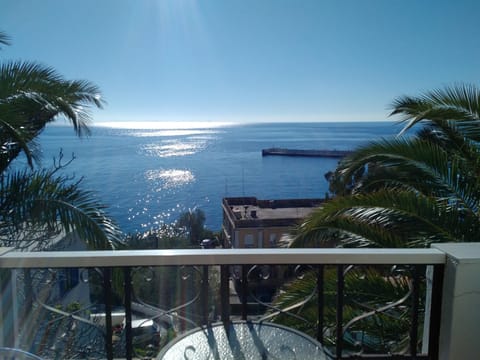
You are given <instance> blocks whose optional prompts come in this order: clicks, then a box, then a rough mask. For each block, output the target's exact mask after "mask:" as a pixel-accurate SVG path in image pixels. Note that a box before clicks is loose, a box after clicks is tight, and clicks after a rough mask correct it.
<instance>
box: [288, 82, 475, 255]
mask: <svg viewBox="0 0 480 360" xmlns="http://www.w3.org/2000/svg"><path fill="white" fill-rule="evenodd" d="M393 107H394V108H393V111H392V114H399V115H403V121H404V122H405V123H406V125H405V128H404V129H403V131H402V134H403V133H404V132H405V131H407V130H409V129H411V128H412V127H414V126H416V125H418V124H420V125H423V126H422V127H421V128H420V129H419V130H418V131H417V133H416V135H415V136H410V137H402V136H399V137H397V138H395V139H388V140H387V139H383V140H378V141H375V142H372V143H370V144H368V145H365V146H363V147H360V148H359V149H357V150H356V151H355V152H354V153H353V154H352V155H350V156H348V157H346V158H345V159H344V160H343V161H341V163H340V164H339V166H338V168H337V169H336V171H335V173H334V174H331V175H330V179H331V186H332V187H333V188H334V189H336V191H335V192H336V193H337V195H345V196H337V197H335V198H333V199H331V200H329V201H327V202H326V203H325V204H324V206H322V208H321V209H319V210H318V211H316V212H314V213H313V214H312V215H311V216H310V217H309V218H307V219H306V221H305V223H304V224H303V225H302V226H301V227H300V228H299V229H298V231H297V238H296V240H295V241H294V243H293V246H319V245H320V244H325V242H328V241H329V240H330V241H331V239H332V234H333V235H334V239H335V241H337V244H341V245H343V246H373V247H404V246H407V247H418V246H420V247H425V246H429V244H430V243H432V242H443V241H478V240H477V239H478V238H479V237H480V218H479V211H480V209H479V206H478V204H479V203H480V181H478V179H479V178H480V148H479V146H478V144H479V140H480V91H479V90H478V89H477V88H476V87H475V86H473V85H456V86H452V87H447V88H445V89H440V90H434V91H431V92H427V93H426V94H423V95H421V96H419V97H401V98H399V99H397V100H396V101H395V102H394V103H393ZM420 125H419V126H420ZM342 189H343V190H342Z"/></svg>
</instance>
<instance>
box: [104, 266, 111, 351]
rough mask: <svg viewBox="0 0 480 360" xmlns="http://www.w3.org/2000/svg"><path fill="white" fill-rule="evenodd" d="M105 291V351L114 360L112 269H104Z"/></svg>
mask: <svg viewBox="0 0 480 360" xmlns="http://www.w3.org/2000/svg"><path fill="white" fill-rule="evenodd" d="M103 291H104V295H105V327H106V329H105V351H106V353H107V359H108V360H112V359H113V343H112V339H113V329H112V269H111V268H104V269H103Z"/></svg>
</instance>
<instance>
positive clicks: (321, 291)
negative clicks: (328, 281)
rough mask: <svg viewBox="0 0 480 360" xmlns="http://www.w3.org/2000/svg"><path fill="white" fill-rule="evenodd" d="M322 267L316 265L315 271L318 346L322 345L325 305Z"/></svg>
mask: <svg viewBox="0 0 480 360" xmlns="http://www.w3.org/2000/svg"><path fill="white" fill-rule="evenodd" d="M323 272H324V269H323V265H318V269H317V297H318V303H317V309H318V324H317V340H318V342H319V343H320V344H322V345H323V317H324V306H325V305H324V304H325V299H324V295H325V294H324V292H325V288H324V285H323V278H324V276H323Z"/></svg>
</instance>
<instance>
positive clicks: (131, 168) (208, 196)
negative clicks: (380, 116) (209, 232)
mask: <svg viewBox="0 0 480 360" xmlns="http://www.w3.org/2000/svg"><path fill="white" fill-rule="evenodd" d="M118 125H119V124H116V126H112V127H109V126H101V127H100V126H98V127H97V126H94V127H92V130H93V132H92V136H90V137H88V138H83V139H78V138H76V137H75V136H74V134H73V130H72V129H71V128H70V127H65V126H50V127H48V128H47V129H46V130H45V131H44V132H43V134H42V135H41V136H40V141H39V143H40V146H41V148H42V151H43V160H42V166H44V167H49V166H50V165H52V163H53V160H52V159H53V157H54V156H58V153H59V150H60V149H63V153H64V155H65V159H68V158H70V156H71V154H72V153H73V154H75V160H74V161H73V162H72V163H71V164H70V165H69V166H68V167H67V168H66V169H65V170H64V172H65V173H66V174H75V176H77V177H80V176H82V177H84V180H83V182H82V186H83V187H84V188H85V189H88V190H93V191H95V192H96V194H97V195H98V197H99V199H100V200H101V202H103V203H104V204H106V205H108V213H109V214H110V216H112V217H113V218H114V219H115V220H116V221H117V222H118V223H119V224H120V226H121V228H122V230H123V231H124V232H135V231H145V230H147V229H150V228H154V227H158V226H161V225H162V224H163V223H169V222H172V221H174V220H176V219H177V218H178V216H179V214H180V213H182V212H184V211H188V210H189V209H194V208H200V209H202V210H203V211H204V212H205V214H206V225H207V227H209V228H211V229H213V230H219V229H220V227H221V222H222V212H221V200H222V198H223V197H226V196H256V197H257V198H259V199H286V198H310V197H313V198H318V197H324V196H325V193H326V192H327V190H328V184H327V181H326V180H325V177H324V175H325V173H326V172H328V171H331V170H334V169H335V166H336V164H337V162H338V160H336V159H325V158H301V157H277V156H268V157H262V154H261V150H262V149H263V148H268V147H285V148H294V149H337V150H352V149H355V147H357V146H359V145H361V144H364V143H367V142H369V141H372V140H378V139H380V138H388V137H391V136H394V135H395V134H397V133H398V131H399V127H398V126H396V125H394V124H393V123H391V122H381V123H379V122H375V123H365V122H357V123H274V124H273V123H268V124H247V125H233V124H230V125H225V124H224V125H220V126H212V124H206V125H205V124H200V125H195V124H189V125H190V126H185V125H184V126H182V128H176V126H171V124H170V126H165V127H164V128H162V127H161V126H160V127H159V126H158V124H157V126H156V128H148V125H145V126H144V127H145V128H144V129H140V128H138V127H139V126H138V125H137V126H135V128H133V127H132V128H126V127H125V126H123V127H121V126H118ZM127 127H128V125H127Z"/></svg>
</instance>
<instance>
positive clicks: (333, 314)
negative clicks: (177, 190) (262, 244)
mask: <svg viewBox="0 0 480 360" xmlns="http://www.w3.org/2000/svg"><path fill="white" fill-rule="evenodd" d="M445 262H446V255H445V253H444V252H442V251H439V250H437V249H251V250H250V249H249V250H246V249H234V250H216V249H213V250H210V249H204V250H135V251H78V252H14V251H8V252H6V253H4V254H3V255H1V256H0V275H1V277H0V280H1V286H2V289H1V290H2V297H1V302H0V306H1V308H0V320H1V327H0V340H1V344H0V346H6V347H14V348H20V349H22V350H24V351H28V352H31V353H34V354H36V355H38V356H40V357H42V358H48V359H50V358H75V359H92V358H108V359H113V358H127V359H132V358H148V359H150V358H156V357H157V355H158V354H159V352H160V351H161V350H162V349H163V350H164V351H165V349H166V348H168V347H169V346H170V343H171V341H173V340H174V339H175V338H177V337H179V336H181V335H182V334H185V333H186V332H187V331H191V330H192V329H195V328H198V327H202V326H203V327H204V328H205V326H209V325H212V324H214V323H217V322H222V323H223V324H224V325H228V324H230V323H231V322H233V321H237V320H239V321H253V322H256V323H262V322H268V323H275V324H279V325H281V326H284V327H288V328H292V329H296V330H295V331H301V332H303V333H306V334H307V335H308V336H310V337H312V338H314V339H315V340H316V341H317V342H318V343H319V344H320V345H321V347H322V349H323V350H322V351H324V352H325V356H326V357H327V358H335V359H438V358H439V353H438V352H439V344H438V339H439V332H440V316H441V301H442V284H443V283H442V282H443V273H444V264H445ZM192 346H195V344H192ZM220 358H222V357H220ZM265 358H268V356H267V357H265Z"/></svg>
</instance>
